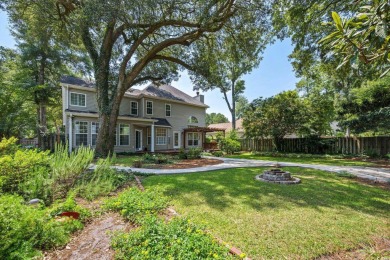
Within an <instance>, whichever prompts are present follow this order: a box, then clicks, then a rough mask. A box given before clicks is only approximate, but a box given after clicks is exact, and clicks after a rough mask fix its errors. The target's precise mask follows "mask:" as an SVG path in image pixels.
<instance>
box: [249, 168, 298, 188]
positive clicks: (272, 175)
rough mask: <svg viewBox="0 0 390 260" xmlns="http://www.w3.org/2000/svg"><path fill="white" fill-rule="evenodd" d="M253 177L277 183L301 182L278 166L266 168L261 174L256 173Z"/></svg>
mask: <svg viewBox="0 0 390 260" xmlns="http://www.w3.org/2000/svg"><path fill="white" fill-rule="evenodd" d="M255 179H256V180H258V181H264V182H272V183H278V184H298V183H300V182H301V180H300V179H298V178H296V177H291V174H290V173H289V172H286V171H283V170H281V169H279V168H273V169H270V170H266V171H264V173H263V174H259V175H256V177H255Z"/></svg>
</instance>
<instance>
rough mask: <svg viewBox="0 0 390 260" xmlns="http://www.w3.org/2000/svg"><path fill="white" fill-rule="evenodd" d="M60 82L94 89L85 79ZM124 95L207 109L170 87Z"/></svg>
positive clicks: (146, 89) (64, 78) (71, 78)
mask: <svg viewBox="0 0 390 260" xmlns="http://www.w3.org/2000/svg"><path fill="white" fill-rule="evenodd" d="M60 82H61V83H63V84H70V85H76V86H82V87H88V88H94V87H95V83H94V82H92V81H89V80H86V79H80V78H76V77H73V76H62V77H61V79H60ZM126 93H127V94H129V95H131V96H133V97H135V98H140V97H142V96H146V97H151V98H162V99H169V100H174V101H179V102H184V103H187V104H192V105H195V106H201V107H208V106H207V105H206V104H204V103H202V102H200V100H198V99H196V98H194V97H191V96H190V95H188V94H186V93H184V92H183V91H181V90H179V89H177V88H175V87H173V86H170V85H161V86H155V85H149V86H147V87H146V88H144V89H142V90H139V89H133V88H131V89H129V90H128V91H126Z"/></svg>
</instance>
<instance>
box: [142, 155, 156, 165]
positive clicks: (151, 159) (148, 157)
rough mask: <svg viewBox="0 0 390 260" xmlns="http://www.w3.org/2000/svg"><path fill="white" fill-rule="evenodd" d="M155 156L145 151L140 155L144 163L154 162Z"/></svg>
mask: <svg viewBox="0 0 390 260" xmlns="http://www.w3.org/2000/svg"><path fill="white" fill-rule="evenodd" d="M155 160H156V156H155V155H153V154H150V153H145V154H144V155H142V161H143V162H144V163H155Z"/></svg>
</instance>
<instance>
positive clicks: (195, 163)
mask: <svg viewBox="0 0 390 260" xmlns="http://www.w3.org/2000/svg"><path fill="white" fill-rule="evenodd" d="M220 163H223V161H222V160H217V159H205V158H201V159H189V160H181V161H178V162H175V163H173V164H153V165H145V167H143V168H148V169H188V168H196V167H202V166H207V165H216V164H220Z"/></svg>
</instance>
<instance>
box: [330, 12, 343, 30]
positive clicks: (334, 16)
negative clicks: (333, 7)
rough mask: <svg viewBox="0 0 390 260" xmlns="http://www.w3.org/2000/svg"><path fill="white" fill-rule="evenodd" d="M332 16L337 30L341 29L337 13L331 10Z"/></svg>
mask: <svg viewBox="0 0 390 260" xmlns="http://www.w3.org/2000/svg"><path fill="white" fill-rule="evenodd" d="M332 18H333V21H334V23H335V24H336V27H337V29H339V31H343V23H342V21H341V18H340V16H339V15H338V13H336V12H332Z"/></svg>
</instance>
